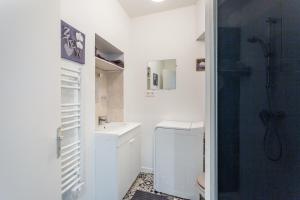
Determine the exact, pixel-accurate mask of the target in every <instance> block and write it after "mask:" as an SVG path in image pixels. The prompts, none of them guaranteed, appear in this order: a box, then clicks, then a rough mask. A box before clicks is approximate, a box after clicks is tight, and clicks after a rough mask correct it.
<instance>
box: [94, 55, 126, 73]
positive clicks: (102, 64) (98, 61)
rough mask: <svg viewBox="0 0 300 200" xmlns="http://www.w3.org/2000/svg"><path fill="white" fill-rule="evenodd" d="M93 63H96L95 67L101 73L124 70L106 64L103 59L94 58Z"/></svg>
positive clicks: (111, 64)
mask: <svg viewBox="0 0 300 200" xmlns="http://www.w3.org/2000/svg"><path fill="white" fill-rule="evenodd" d="M95 63H96V67H97V68H98V69H101V70H103V71H122V70H124V68H122V67H120V66H118V65H116V64H114V63H111V62H108V61H106V60H104V59H101V58H98V57H95Z"/></svg>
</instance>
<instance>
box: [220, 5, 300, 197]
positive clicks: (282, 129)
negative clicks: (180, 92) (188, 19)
mask: <svg viewBox="0 0 300 200" xmlns="http://www.w3.org/2000/svg"><path fill="white" fill-rule="evenodd" d="M299 12H300V2H299V1H297V0H272V1H271V0H218V29H217V32H218V41H217V42H218V55H217V56H218V57H217V60H218V61H217V80H218V93H217V94H218V112H217V114H218V126H217V128H218V133H217V134H218V196H219V199H222V200H223V199H224V200H299V199H300V184H299V181H300V145H299V144H300V95H299V94H300V38H299V35H300V26H299V24H300V23H299V19H300V15H299Z"/></svg>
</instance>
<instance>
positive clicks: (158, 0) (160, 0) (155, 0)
mask: <svg viewBox="0 0 300 200" xmlns="http://www.w3.org/2000/svg"><path fill="white" fill-rule="evenodd" d="M152 1H154V2H157V3H160V2H163V1H164V0H152Z"/></svg>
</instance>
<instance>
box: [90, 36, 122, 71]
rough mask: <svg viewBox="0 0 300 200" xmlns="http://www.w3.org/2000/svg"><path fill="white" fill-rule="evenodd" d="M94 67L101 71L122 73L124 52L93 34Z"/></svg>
mask: <svg viewBox="0 0 300 200" xmlns="http://www.w3.org/2000/svg"><path fill="white" fill-rule="evenodd" d="M117 63H119V64H117ZM95 65H96V68H98V69H100V70H103V71H123V70H124V52H123V51H121V50H120V49H118V48H117V47H115V46H114V45H112V44H111V43H110V42H108V41H107V40H105V39H104V38H102V37H101V36H99V35H98V34H95Z"/></svg>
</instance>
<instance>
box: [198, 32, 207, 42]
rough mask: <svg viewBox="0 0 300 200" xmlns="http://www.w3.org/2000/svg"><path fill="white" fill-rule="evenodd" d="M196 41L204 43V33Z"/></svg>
mask: <svg viewBox="0 0 300 200" xmlns="http://www.w3.org/2000/svg"><path fill="white" fill-rule="evenodd" d="M197 41H205V32H203V33H202V34H201V35H200V36H199V37H198V38H197Z"/></svg>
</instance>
